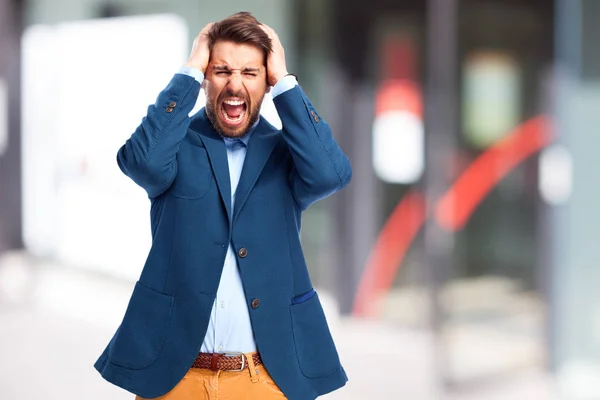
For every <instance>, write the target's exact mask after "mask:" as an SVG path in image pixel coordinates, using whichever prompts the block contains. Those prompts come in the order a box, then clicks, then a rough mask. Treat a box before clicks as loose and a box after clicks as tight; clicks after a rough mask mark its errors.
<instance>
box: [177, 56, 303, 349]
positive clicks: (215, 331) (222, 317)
mask: <svg viewBox="0 0 600 400" xmlns="http://www.w3.org/2000/svg"><path fill="white" fill-rule="evenodd" d="M179 73H181V74H185V75H189V76H191V77H193V78H195V79H196V80H197V81H198V82H200V84H202V81H203V80H204V74H203V73H202V71H199V70H197V69H195V68H190V67H186V66H183V67H181V69H180V70H179ZM297 84H298V82H297V80H296V78H295V77H294V76H291V75H288V76H286V77H284V78H283V79H281V80H280V81H279V82H277V84H276V85H275V86H274V87H273V88H272V89H271V95H272V96H273V98H275V97H276V96H278V95H280V94H281V93H283V92H285V91H287V90H290V89H293V88H294V87H295V86H296V85H297ZM256 125H258V121H257V122H256V123H255V124H254V125H253V126H252V128H251V129H250V131H249V132H248V133H247V134H246V135H245V136H244V137H242V138H240V139H229V138H223V141H224V142H225V148H226V149H227V162H228V164H229V181H230V184H231V209H233V205H234V203H235V193H236V189H237V186H238V183H239V181H240V176H241V174H242V169H243V166H244V160H245V159H246V150H247V148H248V142H249V141H250V137H251V136H252V134H253V132H254V129H255V128H256ZM246 303H247V302H246V296H245V294H244V286H243V284H242V278H241V276H240V271H239V269H238V265H237V258H236V256H235V253H234V252H233V247H232V246H231V243H230V244H229V247H228V249H227V255H226V256H225V264H224V265H223V273H222V275H221V281H220V282H219V288H218V290H217V297H216V299H215V302H214V303H213V308H212V312H211V314H210V321H209V324H208V330H207V331H206V336H205V337H204V342H203V343H202V348H201V349H200V351H201V352H203V353H228V352H240V353H250V352H254V351H256V343H255V341H254V334H253V333H252V324H251V322H250V312H249V310H248V305H247V304H246Z"/></svg>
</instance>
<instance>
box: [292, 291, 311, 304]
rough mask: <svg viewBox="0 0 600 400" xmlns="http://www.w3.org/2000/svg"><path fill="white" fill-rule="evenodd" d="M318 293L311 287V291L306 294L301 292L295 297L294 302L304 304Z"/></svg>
mask: <svg viewBox="0 0 600 400" xmlns="http://www.w3.org/2000/svg"><path fill="white" fill-rule="evenodd" d="M316 294H317V292H315V290H314V289H311V290H310V291H309V292H306V293H304V294H301V295H300V296H296V297H294V298H293V299H292V304H302V303H304V302H305V301H308V300H310V299H311V298H312V297H313V296H314V295H316Z"/></svg>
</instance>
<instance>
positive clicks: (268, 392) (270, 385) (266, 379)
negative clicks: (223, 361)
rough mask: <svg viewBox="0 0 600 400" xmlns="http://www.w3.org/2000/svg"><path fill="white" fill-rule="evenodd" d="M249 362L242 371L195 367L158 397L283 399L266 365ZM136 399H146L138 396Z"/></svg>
mask: <svg viewBox="0 0 600 400" xmlns="http://www.w3.org/2000/svg"><path fill="white" fill-rule="evenodd" d="M247 360H249V363H250V365H248V368H246V369H244V370H243V371H239V372H238V371H211V370H209V369H197V368H192V369H190V370H189V371H188V373H187V374H186V375H185V376H184V377H183V379H182V380H181V381H180V382H179V383H178V384H177V386H175V387H174V388H173V390H171V391H170V392H169V393H167V394H165V395H164V396H161V397H157V398H156V399H157V400H255V399H256V400H271V399H273V400H283V399H286V397H285V395H284V394H283V392H282V391H281V390H280V389H279V387H277V384H275V382H274V381H273V379H272V378H271V376H270V375H269V373H268V372H267V370H266V369H265V367H264V366H263V365H259V366H254V364H253V363H252V357H251V356H250V357H247ZM136 400H145V399H143V398H142V397H139V396H137V397H136Z"/></svg>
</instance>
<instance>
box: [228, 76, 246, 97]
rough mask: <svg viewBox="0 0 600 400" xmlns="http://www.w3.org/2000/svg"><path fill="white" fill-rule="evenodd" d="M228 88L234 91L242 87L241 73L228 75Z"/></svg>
mask: <svg viewBox="0 0 600 400" xmlns="http://www.w3.org/2000/svg"><path fill="white" fill-rule="evenodd" d="M228 86H229V89H230V90H231V91H232V92H234V93H236V92H237V91H238V90H240V89H242V87H243V84H242V76H241V74H231V75H230V77H229V83H228Z"/></svg>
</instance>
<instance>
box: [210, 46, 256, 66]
mask: <svg viewBox="0 0 600 400" xmlns="http://www.w3.org/2000/svg"><path fill="white" fill-rule="evenodd" d="M211 64H216V65H226V66H228V67H229V68H232V69H238V68H244V67H261V66H263V65H264V54H263V52H262V50H261V49H259V48H258V47H256V46H254V45H251V44H246V43H233V42H228V41H217V42H216V43H215V45H214V46H213V49H212V53H211Z"/></svg>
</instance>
